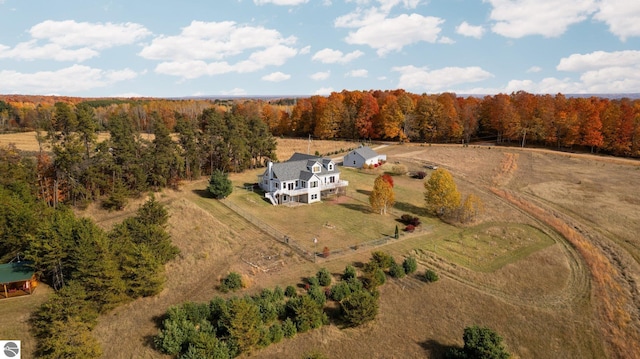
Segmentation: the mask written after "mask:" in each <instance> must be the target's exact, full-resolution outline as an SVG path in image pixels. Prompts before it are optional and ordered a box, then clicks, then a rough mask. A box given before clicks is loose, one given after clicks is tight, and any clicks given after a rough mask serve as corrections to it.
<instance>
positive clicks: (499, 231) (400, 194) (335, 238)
mask: <svg viewBox="0 0 640 359" xmlns="http://www.w3.org/2000/svg"><path fill="white" fill-rule="evenodd" d="M391 168H392V166H391V165H390V164H386V165H385V166H383V167H381V168H378V169H375V170H359V169H353V168H344V167H340V170H341V178H342V179H344V180H347V181H349V187H348V189H347V194H346V195H345V196H341V197H335V198H331V199H327V200H324V201H322V202H321V203H314V204H310V205H305V204H302V205H296V206H293V207H289V206H273V205H272V204H271V203H270V202H268V201H267V200H265V199H264V197H263V196H262V192H261V191H255V192H253V191H251V190H248V188H250V186H251V184H253V183H255V182H257V176H258V174H261V173H262V172H263V171H264V169H258V170H253V171H246V172H244V173H239V174H231V175H230V178H231V180H232V181H233V184H234V191H233V193H232V194H231V195H230V196H229V198H228V201H230V202H232V203H233V204H235V205H237V206H239V207H240V208H241V210H242V211H243V212H246V213H248V214H249V215H250V216H252V221H253V222H259V223H260V224H262V225H268V226H270V227H272V228H274V229H275V230H277V231H278V232H280V233H282V234H283V235H286V236H288V237H290V239H291V240H293V241H296V243H297V244H298V245H300V246H302V247H304V248H305V249H306V250H308V251H309V252H313V251H317V252H322V251H323V249H324V248H325V247H327V248H328V249H329V250H330V251H340V250H346V249H353V248H358V247H359V246H361V245H363V244H366V243H367V242H372V241H376V240H378V239H381V238H384V237H385V236H393V235H394V233H395V228H396V226H398V228H399V231H400V239H401V240H402V239H405V238H408V237H412V238H413V239H412V240H411V241H410V242H411V248H407V251H408V252H409V251H411V250H425V251H430V252H433V253H435V254H437V255H438V256H440V257H443V258H445V259H447V260H448V261H451V262H453V263H456V264H458V265H461V266H465V267H468V268H470V269H472V270H476V271H482V272H491V271H494V270H497V269H499V268H501V267H502V266H504V265H506V264H508V263H512V262H515V261H518V260H519V259H521V258H524V257H526V256H528V255H529V254H531V253H534V252H536V251H538V250H540V249H543V248H546V247H547V246H550V245H552V244H553V243H554V241H553V239H551V238H550V237H548V236H547V235H546V234H544V233H543V232H541V231H540V230H538V229H537V228H535V227H531V226H529V225H520V224H513V223H483V224H480V225H478V226H471V227H456V226H452V225H449V224H447V223H444V222H442V221H441V220H440V219H438V218H434V217H431V216H429V215H428V214H427V213H426V211H425V209H424V196H423V192H424V186H423V183H424V181H425V180H424V179H423V180H420V179H415V178H412V177H411V176H410V175H409V174H404V175H394V176H393V177H392V178H393V180H394V193H395V198H396V204H395V205H394V207H393V208H392V209H391V211H390V212H389V213H387V214H386V215H381V214H379V213H375V212H373V211H372V209H371V206H370V205H369V194H370V193H371V190H372V188H373V182H374V180H375V178H376V177H377V176H379V175H380V174H383V173H389V172H390V170H391ZM427 172H428V173H427V178H428V176H429V175H430V172H431V171H428V170H427ZM405 213H408V214H412V215H414V216H418V217H419V218H420V220H421V222H422V224H421V226H420V227H419V228H418V230H417V231H416V232H414V233H411V234H409V233H405V232H404V231H403V229H404V225H403V224H402V223H400V222H399V221H398V219H399V218H400V216H401V215H402V214H405ZM314 238H317V239H318V243H317V244H314V242H313V239H314ZM392 243H393V242H392ZM398 245H400V246H402V245H401V244H400V243H398Z"/></svg>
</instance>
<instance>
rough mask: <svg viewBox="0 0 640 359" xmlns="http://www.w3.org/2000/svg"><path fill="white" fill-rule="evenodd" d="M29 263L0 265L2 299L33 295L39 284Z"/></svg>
mask: <svg viewBox="0 0 640 359" xmlns="http://www.w3.org/2000/svg"><path fill="white" fill-rule="evenodd" d="M29 265H30V263H29V262H25V261H19V262H12V263H6V264H0V291H1V293H0V299H2V298H11V297H18V296H21V295H28V294H32V293H33V291H34V290H35V288H36V286H37V285H38V282H37V281H36V276H35V273H34V271H33V268H31V267H30V266H29Z"/></svg>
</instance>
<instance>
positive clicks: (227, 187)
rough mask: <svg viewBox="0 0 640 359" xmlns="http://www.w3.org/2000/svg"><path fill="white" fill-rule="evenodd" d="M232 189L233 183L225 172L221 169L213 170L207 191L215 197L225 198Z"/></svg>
mask: <svg viewBox="0 0 640 359" xmlns="http://www.w3.org/2000/svg"><path fill="white" fill-rule="evenodd" d="M231 191H233V185H232V183H231V180H229V177H228V176H227V174H225V173H223V172H222V171H221V170H215V171H213V174H212V175H211V178H210V179H209V192H210V193H211V194H212V195H213V196H214V197H215V198H225V197H227V196H228V195H230V194H231Z"/></svg>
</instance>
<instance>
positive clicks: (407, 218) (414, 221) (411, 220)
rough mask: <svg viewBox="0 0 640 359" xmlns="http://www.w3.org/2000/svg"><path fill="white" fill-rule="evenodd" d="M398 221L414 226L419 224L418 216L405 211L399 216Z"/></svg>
mask: <svg viewBox="0 0 640 359" xmlns="http://www.w3.org/2000/svg"><path fill="white" fill-rule="evenodd" d="M400 222H401V223H403V224H406V225H409V224H410V225H412V226H414V227H417V226H419V225H420V218H418V217H416V216H413V215H411V214H408V213H405V214H403V215H402V216H400Z"/></svg>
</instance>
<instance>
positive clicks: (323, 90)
mask: <svg viewBox="0 0 640 359" xmlns="http://www.w3.org/2000/svg"><path fill="white" fill-rule="evenodd" d="M332 92H335V90H334V89H333V87H321V88H319V89H317V90H316V91H315V92H314V95H320V96H327V95H330V94H331V93H332Z"/></svg>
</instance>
